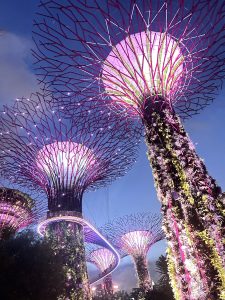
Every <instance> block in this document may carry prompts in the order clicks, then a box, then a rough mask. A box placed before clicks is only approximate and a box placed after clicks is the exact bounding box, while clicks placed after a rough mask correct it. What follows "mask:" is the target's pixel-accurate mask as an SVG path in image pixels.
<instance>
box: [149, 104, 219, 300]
mask: <svg viewBox="0 0 225 300" xmlns="http://www.w3.org/2000/svg"><path fill="white" fill-rule="evenodd" d="M145 129H146V144H147V147H148V157H149V160H150V163H151V166H152V169H153V176H154V180H155V185H156V189H157V193H158V198H159V200H160V201H161V203H162V213H163V217H164V230H165V233H166V237H167V240H168V242H169V251H170V259H169V261H170V263H171V268H172V259H173V257H174V262H173V263H174V270H175V271H176V274H175V273H174V275H172V274H170V278H171V283H172V285H173V290H174V291H176V293H177V296H176V299H190V300H191V299H193V300H195V299H202V300H203V299H207V300H210V299H211V300H213V299H225V240H224V234H225V209H224V206H223V203H222V201H221V198H220V197H219V195H220V193H221V189H220V188H219V187H218V186H217V185H216V183H215V180H214V179H213V178H212V177H210V176H209V175H208V173H207V170H206V167H205V165H204V163H203V161H202V160H201V159H200V158H199V157H198V155H197V154H196V152H195V149H194V146H193V144H192V142H191V141H190V139H189V137H188V136H187V134H186V133H185V130H184V128H183V126H182V125H181V123H180V120H179V118H178V117H177V116H176V115H175V113H174V112H172V111H171V110H170V109H168V108H164V109H161V110H155V111H151V112H150V113H149V114H148V115H147V114H146V116H145ZM175 260H177V261H179V265H180V266H179V268H177V267H175V264H176V262H175ZM173 276H176V278H173ZM175 285H176V286H175ZM179 295H180V296H179Z"/></svg>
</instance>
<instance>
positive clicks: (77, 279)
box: [47, 221, 91, 300]
mask: <svg viewBox="0 0 225 300" xmlns="http://www.w3.org/2000/svg"><path fill="white" fill-rule="evenodd" d="M47 238H48V239H49V241H50V242H51V245H52V247H53V249H54V250H55V252H57V253H59V254H60V256H61V259H62V262H63V265H64V270H65V278H66V279H65V280H66V282H65V293H64V295H62V296H60V297H59V298H58V299H59V300H64V299H65V300H67V299H69V300H90V299H91V292H90V287H89V282H88V274H87V267H86V260H85V248H84V238H83V228H82V226H81V225H80V224H76V223H73V222H68V221H60V222H54V223H50V224H49V225H48V230H47Z"/></svg>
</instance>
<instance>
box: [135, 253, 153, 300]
mask: <svg viewBox="0 0 225 300" xmlns="http://www.w3.org/2000/svg"><path fill="white" fill-rule="evenodd" d="M133 260H134V264H135V268H136V274H137V277H138V287H139V289H140V292H141V296H144V295H145V294H146V293H147V292H148V291H150V290H152V280H151V277H150V274H149V271H148V263H147V259H146V257H145V256H144V255H137V256H134V257H133Z"/></svg>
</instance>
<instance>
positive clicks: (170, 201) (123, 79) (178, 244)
mask: <svg viewBox="0 0 225 300" xmlns="http://www.w3.org/2000/svg"><path fill="white" fill-rule="evenodd" d="M224 9H225V6H224V2H223V1H220V0H214V1H209V0H199V1H197V0H190V1H182V0H174V1H170V0H168V1H167V0H159V1H152V0H150V1H145V0H136V1H135V0H130V1H122V0H107V1H105V2H104V4H102V1H101V0H93V1H90V2H89V1H80V0H76V1H75V0H74V1H71V0H70V1H69V0H68V1H64V2H63V4H62V3H61V1H42V2H41V4H40V10H39V18H38V17H37V21H36V22H35V23H34V37H35V41H36V45H37V48H38V50H37V51H36V53H35V54H34V55H35V57H36V64H37V73H38V75H39V79H40V81H41V82H44V83H45V88H47V89H50V90H51V91H52V92H54V94H55V95H58V94H60V95H62V96H64V103H69V104H70V106H69V108H70V109H71V105H72V103H71V102H70V100H67V93H71V94H73V95H74V94H76V95H77V97H78V99H79V101H80V102H81V101H82V100H85V99H87V98H88V97H89V98H90V99H91V100H93V98H95V97H94V96H95V95H96V97H97V99H98V103H99V105H100V106H101V101H100V100H99V98H100V97H102V100H103V101H105V100H108V101H109V105H110V106H111V107H112V108H113V109H114V110H116V111H117V112H118V113H119V112H122V114H123V115H124V117H126V116H127V117H128V116H129V117H133V118H136V116H138V117H140V118H141V120H142V122H143V124H144V127H145V135H146V143H147V146H148V157H149V160H150V163H151V166H152V169H153V175H154V180H155V184H156V188H157V192H158V197H159V199H160V201H161V203H162V211H163V214H164V221H163V223H164V229H165V232H166V236H167V240H168V241H169V248H168V259H169V271H170V278H171V283H172V285H173V290H174V293H175V296H176V299H185V298H188V299H196V298H198V299H219V298H220V299H224V297H225V242H224V238H223V237H224V235H225V232H224V228H225V210H224V203H223V202H222V201H221V198H220V193H221V189H220V188H219V187H218V186H217V184H216V182H215V180H214V179H213V178H212V177H210V176H209V175H208V172H207V170H206V167H205V165H204V162H203V161H202V160H201V159H200V158H199V157H198V155H197V154H196V152H195V149H194V146H193V144H192V142H191V141H190V139H189V137H188V135H187V134H186V132H185V130H184V128H183V126H182V124H181V122H180V120H179V117H178V114H179V115H180V116H181V117H184V118H185V117H189V116H191V115H193V114H196V113H198V112H199V111H200V110H201V109H202V108H203V107H205V106H206V105H207V104H209V103H210V102H211V101H212V100H213V99H214V97H215V95H216V93H217V91H218V88H219V87H220V86H221V81H222V79H223V78H224V73H225V72H224V66H225V63H224V61H225V54H224V53H225V51H224V37H225V25H224V24H225V11H224Z"/></svg>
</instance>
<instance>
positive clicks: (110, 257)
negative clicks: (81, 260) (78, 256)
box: [88, 248, 116, 273]
mask: <svg viewBox="0 0 225 300" xmlns="http://www.w3.org/2000/svg"><path fill="white" fill-rule="evenodd" d="M88 261H90V262H92V263H93V264H95V265H96V267H97V268H98V269H99V270H100V271H101V272H102V273H103V272H105V271H106V270H107V269H108V268H110V267H113V265H115V263H116V259H115V255H114V253H113V252H112V251H110V250H109V249H107V248H99V249H96V250H93V251H92V252H91V253H89V256H88Z"/></svg>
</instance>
